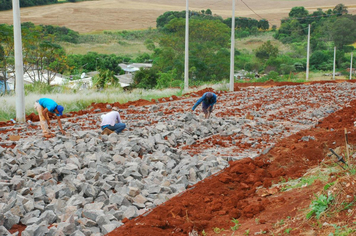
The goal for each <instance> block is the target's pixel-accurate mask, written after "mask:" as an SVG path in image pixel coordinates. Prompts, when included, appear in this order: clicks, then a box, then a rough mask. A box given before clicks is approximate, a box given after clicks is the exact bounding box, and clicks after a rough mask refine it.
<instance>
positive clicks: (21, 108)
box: [12, 0, 26, 123]
mask: <svg viewBox="0 0 356 236" xmlns="http://www.w3.org/2000/svg"><path fill="white" fill-rule="evenodd" d="M12 11H13V19H14V47H15V76H16V88H15V93H16V120H17V122H20V123H23V122H25V119H26V116H25V92H24V82H23V57H22V39H21V17H20V3H19V0H12Z"/></svg>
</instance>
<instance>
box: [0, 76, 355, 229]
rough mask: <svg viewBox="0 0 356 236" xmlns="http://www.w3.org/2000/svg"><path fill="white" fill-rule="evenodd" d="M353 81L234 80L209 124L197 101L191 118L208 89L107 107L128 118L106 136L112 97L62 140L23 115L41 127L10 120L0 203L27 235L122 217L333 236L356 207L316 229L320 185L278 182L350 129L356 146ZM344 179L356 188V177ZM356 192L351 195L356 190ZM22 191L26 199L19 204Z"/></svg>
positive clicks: (140, 223) (146, 225)
mask: <svg viewBox="0 0 356 236" xmlns="http://www.w3.org/2000/svg"><path fill="white" fill-rule="evenodd" d="M355 88H356V84H355V83H354V81H321V82H313V83H306V84H296V83H274V82H268V83H262V84H239V86H237V84H236V87H235V92H217V91H215V92H216V93H217V94H218V103H217V105H216V108H215V111H214V114H213V116H212V117H211V119H209V120H205V119H203V118H202V116H201V114H200V111H199V109H201V107H198V108H197V110H196V111H195V112H194V113H191V107H192V106H193V104H194V102H195V101H196V100H197V99H198V98H199V97H200V96H201V95H202V94H203V93H204V92H206V91H211V89H209V88H207V89H205V90H202V91H199V92H195V93H191V94H186V95H185V96H183V97H171V98H163V99H159V101H145V100H140V101H136V102H130V103H127V104H110V105H111V106H118V107H119V108H120V109H121V111H120V112H121V115H122V119H123V121H124V123H126V124H127V129H126V130H125V131H124V132H123V133H122V134H120V135H116V134H111V135H110V136H106V135H101V134H100V130H98V127H99V126H98V124H99V120H98V118H99V116H100V115H101V113H102V112H105V111H109V110H110V109H109V108H108V107H107V105H108V104H92V106H91V107H89V108H88V109H87V110H83V111H81V112H78V113H74V112H73V113H70V114H65V116H66V118H65V122H64V128H65V130H66V132H67V134H66V136H62V135H60V133H59V132H58V130H57V129H55V130H56V133H57V137H55V138H52V139H48V140H46V139H42V138H41V131H40V130H39V127H38V126H37V123H36V120H37V119H36V115H35V114H31V115H30V116H28V117H27V118H28V119H30V118H31V119H32V121H34V122H35V123H34V124H33V125H29V124H26V125H22V124H16V125H14V124H11V125H10V123H2V124H1V125H2V128H1V131H0V132H1V133H0V142H1V147H0V157H1V158H0V163H1V167H2V171H1V172H0V177H1V180H2V182H0V184H1V185H2V187H3V189H4V190H3V191H2V195H3V196H4V197H3V198H2V200H1V202H0V209H7V210H8V211H9V212H10V211H11V212H12V213H11V214H19V212H20V213H21V214H23V215H22V216H21V214H20V216H19V219H20V220H21V221H20V222H21V223H22V224H23V225H22V227H23V228H25V227H26V226H24V225H28V226H27V228H26V231H27V232H30V230H34V229H41V230H44V231H46V230H48V235H51V233H53V232H56V231H58V230H60V231H61V232H63V231H65V233H66V234H70V233H74V232H75V230H78V231H81V232H82V233H88V232H89V231H90V232H93V230H94V231H98V232H100V233H101V234H106V233H108V232H110V231H112V230H113V229H114V228H116V227H118V226H120V225H122V224H124V225H122V226H121V227H119V228H117V229H116V230H114V231H112V232H111V233H109V234H108V235H188V234H189V233H192V234H193V235H198V234H197V233H199V235H202V232H204V233H205V235H214V234H215V233H216V232H215V231H217V228H218V229H219V230H220V231H221V232H220V233H221V235H231V234H232V233H233V232H232V231H231V230H230V227H232V226H234V224H233V223H232V222H231V220H232V219H238V220H239V224H240V226H239V227H238V228H237V229H235V231H234V233H235V235H243V234H244V233H246V232H249V234H250V235H256V234H260V233H261V232H265V233H263V234H266V235H273V234H274V235H278V234H277V233H278V232H283V230H286V228H284V229H283V228H282V229H281V228H278V227H276V222H278V221H281V220H284V221H285V222H286V223H285V226H288V227H290V228H291V229H293V230H290V231H291V232H290V233H289V235H328V233H329V232H334V231H332V230H333V229H334V228H333V226H332V225H331V224H332V223H336V222H337V223H338V224H339V225H341V226H342V225H343V224H344V223H347V222H349V221H350V220H352V219H353V218H354V217H355V215H354V210H352V211H349V212H348V215H347V217H346V216H345V215H344V214H343V213H342V212H341V213H340V214H339V215H338V216H337V217H335V218H329V219H327V220H328V223H329V226H328V225H325V226H323V227H317V226H315V225H313V223H312V222H310V221H306V220H305V212H306V211H307V208H308V206H309V204H310V202H311V200H312V199H313V196H314V194H316V193H317V192H318V191H320V188H323V183H321V182H320V181H317V182H316V183H314V184H313V185H308V186H305V187H304V188H298V189H295V190H291V191H286V192H285V191H282V189H281V187H280V186H276V185H275V184H276V183H279V182H280V181H281V180H282V179H284V180H287V179H298V178H300V177H303V176H305V174H306V173H308V172H310V171H311V170H313V169H315V168H318V167H321V166H322V164H325V163H326V162H328V163H329V164H330V163H332V160H331V158H330V157H328V156H327V154H328V152H329V148H332V149H334V150H338V151H337V152H338V154H339V155H343V152H344V151H345V149H342V148H341V149H340V147H343V146H344V145H345V137H344V129H345V128H346V129H347V131H348V142H349V144H350V146H351V148H354V147H355V144H356V130H355V127H354V121H355V119H356V114H355V108H356V103H355V101H354V100H355V97H356V92H355ZM53 122H54V121H53ZM55 125H56V124H55V123H54V124H53V127H55ZM10 136H20V140H19V141H11V140H9V139H10ZM94 144H95V145H94ZM24 160H26V162H28V163H31V165H32V166H29V165H28V164H26V163H22V162H23V161H24ZM137 165H138V167H137ZM105 166H106V167H105ZM136 168H137V169H136ZM335 178H336V177H335ZM20 180H23V181H20ZM83 181H84V182H83ZM345 181H346V183H345V184H347V185H348V186H353V184H354V180H353V179H352V176H351V177H350V178H349V179H345ZM41 189H42V190H41ZM353 189H355V188H351V187H350V188H348V189H347V190H348V191H349V192H348V191H346V190H345V189H344V190H345V191H346V192H345V194H346V195H347V194H348V195H350V196H354V193H353ZM15 192H16V193H17V198H21V199H25V200H23V201H21V202H14V201H13V200H14V197H16V195H14V193H15ZM346 195H345V196H346ZM77 201H80V202H81V203H80V204H78V203H76V202H77ZM351 201H353V200H352V199H351ZM26 202H33V203H34V207H33V208H32V209H31V208H29V205H28V203H27V204H25V203H26ZM64 202H65V205H63V203H64ZM23 204H25V205H23ZM60 206H62V208H63V209H61V208H59V207H60ZM23 208H24V210H21V209H23ZM15 209H20V210H15ZM25 209H26V210H25ZM28 209H30V210H28ZM90 209H91V210H90ZM351 209H354V208H353V207H351ZM9 212H4V213H6V215H7V216H8V217H9V215H10V213H9ZM31 212H32V214H33V217H36V220H35V223H34V220H29V216H28V214H29V213H31ZM36 212H37V213H36ZM94 215H95V216H94ZM138 215H140V216H138ZM44 216H47V217H49V216H50V219H52V220H51V221H48V220H47V221H46V220H44ZM137 216H138V217H137ZM136 217H137V218H136ZM10 218H11V217H10ZM11 219H13V218H11ZM14 219H17V218H16V217H15V218H14ZM288 219H290V220H289V221H288ZM64 221H66V223H64ZM334 221H335V222H334ZM12 222H14V221H12ZM287 222H288V224H287ZM5 223H6V225H8V224H9V222H7V221H5ZM41 225H43V226H41ZM49 226H51V228H50V229H48V227H49ZM69 226H70V227H69ZM18 227H21V225H20V226H19V225H18V224H14V225H13V226H12V230H10V232H16V231H17V230H18ZM41 227H45V228H41ZM280 227H281V226H280ZM222 229H225V230H222ZM281 230H282V231H281ZM214 232H215V233H214ZM311 232H313V233H312V234H310V233H311ZM282 235H283V234H282Z"/></svg>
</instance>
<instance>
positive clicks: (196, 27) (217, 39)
mask: <svg viewBox="0 0 356 236" xmlns="http://www.w3.org/2000/svg"><path fill="white" fill-rule="evenodd" d="M189 28H190V33H189V44H190V45H189V49H190V53H189V57H190V58H189V66H190V68H192V67H195V71H194V75H195V77H196V78H197V79H200V80H206V81H208V80H212V79H217V80H221V79H223V78H226V73H218V72H217V71H218V70H219V69H218V68H217V67H218V66H219V65H218V63H216V61H218V60H222V61H223V62H224V63H227V65H229V60H228V58H229V56H228V55H227V60H225V57H226V54H224V53H222V54H219V56H222V57H224V58H221V57H219V56H218V52H219V51H221V50H222V49H224V48H229V39H230V29H229V27H228V26H227V25H225V24H224V23H222V22H221V21H219V20H202V19H191V20H190V22H189ZM184 38H185V20H184V19H174V20H172V21H170V22H169V23H168V24H167V25H166V26H165V34H163V35H162V37H161V39H160V42H159V44H160V46H161V48H160V49H159V50H156V51H155V54H154V66H155V67H156V68H157V70H158V71H162V72H165V73H166V72H168V71H170V70H172V69H173V68H176V69H177V77H176V78H175V79H181V78H182V77H183V72H184V49H185V47H184ZM227 71H228V70H227ZM227 76H228V75H227Z"/></svg>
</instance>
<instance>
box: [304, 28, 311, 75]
mask: <svg viewBox="0 0 356 236" xmlns="http://www.w3.org/2000/svg"><path fill="white" fill-rule="evenodd" d="M309 51H310V24H309V25H308V46H307V71H306V72H305V76H306V77H305V79H306V80H308V79H309Z"/></svg>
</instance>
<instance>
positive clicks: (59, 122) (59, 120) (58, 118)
mask: <svg viewBox="0 0 356 236" xmlns="http://www.w3.org/2000/svg"><path fill="white" fill-rule="evenodd" d="M56 117H57V121H58V126H59V128H60V129H61V132H62V134H63V135H64V134H66V133H65V132H64V130H63V128H62V122H61V118H60V117H59V116H56Z"/></svg>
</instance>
